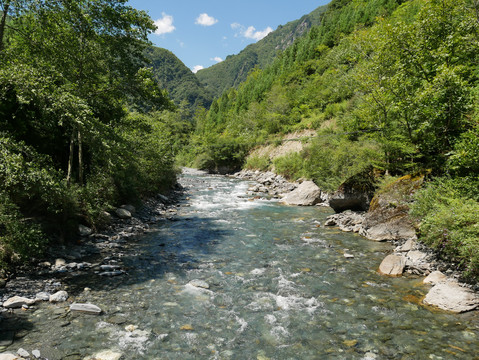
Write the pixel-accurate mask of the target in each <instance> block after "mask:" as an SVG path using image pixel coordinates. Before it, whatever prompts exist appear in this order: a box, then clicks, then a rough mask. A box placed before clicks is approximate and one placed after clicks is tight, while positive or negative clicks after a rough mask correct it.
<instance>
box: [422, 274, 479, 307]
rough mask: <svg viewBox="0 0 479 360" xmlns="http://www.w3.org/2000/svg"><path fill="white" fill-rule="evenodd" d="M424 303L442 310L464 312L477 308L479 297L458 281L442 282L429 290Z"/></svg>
mask: <svg viewBox="0 0 479 360" xmlns="http://www.w3.org/2000/svg"><path fill="white" fill-rule="evenodd" d="M424 303H425V304H426V305H432V306H435V307H438V308H440V309H442V310H446V311H451V312H454V313H463V312H466V311H471V310H474V309H476V308H477V307H478V306H479V297H478V295H477V294H475V293H474V292H473V291H471V290H469V289H467V288H464V287H462V286H460V285H459V284H458V283H456V282H453V281H450V282H440V283H438V284H436V285H435V286H434V287H433V288H432V289H431V290H430V291H429V293H428V294H427V295H426V297H425V299H424Z"/></svg>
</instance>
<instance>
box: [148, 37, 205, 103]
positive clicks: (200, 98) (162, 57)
mask: <svg viewBox="0 0 479 360" xmlns="http://www.w3.org/2000/svg"><path fill="white" fill-rule="evenodd" d="M147 55H148V58H149V59H150V60H151V64H150V66H152V67H153V73H154V75H155V77H156V79H157V80H158V83H159V84H160V86H161V87H162V88H164V89H166V90H167V91H168V94H169V96H170V98H171V99H172V100H173V101H174V102H175V104H177V105H179V104H180V103H181V102H182V101H185V100H186V101H187V102H188V104H189V107H190V108H192V109H194V108H196V107H197V106H203V107H205V108H208V107H209V106H210V105H211V101H212V100H213V96H212V95H211V94H210V93H209V92H208V91H207V90H206V89H205V87H204V86H203V85H202V84H201V83H200V82H199V81H198V79H197V78H196V77H195V75H194V74H193V73H192V72H191V70H190V69H189V68H188V67H187V66H186V65H185V64H183V62H181V60H180V59H178V58H177V57H176V56H175V55H174V54H173V53H172V52H171V51H169V50H166V49H162V48H158V47H155V46H152V47H150V48H148V50H147Z"/></svg>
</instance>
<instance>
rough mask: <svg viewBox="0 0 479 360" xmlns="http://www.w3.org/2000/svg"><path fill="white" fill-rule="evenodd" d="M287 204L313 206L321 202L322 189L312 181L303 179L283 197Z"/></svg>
mask: <svg viewBox="0 0 479 360" xmlns="http://www.w3.org/2000/svg"><path fill="white" fill-rule="evenodd" d="M283 202H284V203H285V204H287V205H298V206H312V205H316V204H318V203H320V202H321V189H320V188H319V187H318V186H317V185H316V184H315V183H314V182H312V181H303V182H302V183H301V184H300V185H299V186H298V187H297V188H296V189H295V190H293V191H291V192H290V193H288V194H286V195H285V196H284V197H283Z"/></svg>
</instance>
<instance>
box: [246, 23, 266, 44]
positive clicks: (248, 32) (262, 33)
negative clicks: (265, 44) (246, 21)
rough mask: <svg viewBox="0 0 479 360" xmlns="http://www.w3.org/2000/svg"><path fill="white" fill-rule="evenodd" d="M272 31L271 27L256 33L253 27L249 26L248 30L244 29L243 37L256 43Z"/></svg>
mask: <svg viewBox="0 0 479 360" xmlns="http://www.w3.org/2000/svg"><path fill="white" fill-rule="evenodd" d="M272 31H273V29H271V27H269V26H268V27H267V28H266V29H264V30H263V31H256V29H255V27H254V26H250V27H249V28H247V29H246V31H245V32H244V34H243V36H244V37H245V38H248V39H254V40H256V41H259V40H261V39H262V38H264V37H265V36H266V35H268V34H269V33H270V32H272Z"/></svg>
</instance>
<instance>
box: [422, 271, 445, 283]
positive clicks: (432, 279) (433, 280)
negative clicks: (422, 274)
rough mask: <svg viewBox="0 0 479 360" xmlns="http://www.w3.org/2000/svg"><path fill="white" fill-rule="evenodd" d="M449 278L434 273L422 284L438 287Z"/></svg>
mask: <svg viewBox="0 0 479 360" xmlns="http://www.w3.org/2000/svg"><path fill="white" fill-rule="evenodd" d="M446 280H447V276H446V275H444V274H443V273H442V272H440V271H433V272H432V273H430V274H429V275H428V276H427V277H426V278H425V279H424V280H423V281H422V282H423V283H424V284H433V285H436V284H438V283H440V282H443V281H446Z"/></svg>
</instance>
